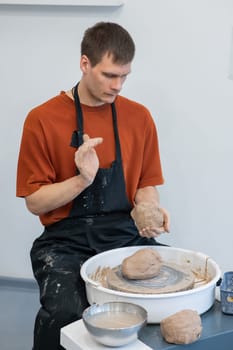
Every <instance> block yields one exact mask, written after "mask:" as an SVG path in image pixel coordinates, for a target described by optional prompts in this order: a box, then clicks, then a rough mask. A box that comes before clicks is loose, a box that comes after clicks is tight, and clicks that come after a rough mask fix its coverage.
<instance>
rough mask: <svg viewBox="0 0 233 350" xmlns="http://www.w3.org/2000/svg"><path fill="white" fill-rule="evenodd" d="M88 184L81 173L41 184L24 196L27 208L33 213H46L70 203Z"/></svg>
mask: <svg viewBox="0 0 233 350" xmlns="http://www.w3.org/2000/svg"><path fill="white" fill-rule="evenodd" d="M89 185H90V183H87V182H86V181H85V179H84V178H83V177H82V176H81V175H77V176H73V177H71V178H70V179H67V180H65V181H63V182H59V183H54V184H51V185H44V186H41V188H40V189H39V190H37V191H36V192H34V193H32V194H31V195H29V196H27V197H25V200H26V205H27V208H28V210H29V211H30V212H32V213H33V214H35V215H42V214H45V213H48V212H50V211H51V210H54V209H57V208H60V207H62V206H63V205H66V204H67V203H70V202H71V201H72V200H73V199H74V198H75V197H77V196H78V195H79V194H80V193H81V192H83V191H84V190H85V189H86V188H87V187H88V186H89Z"/></svg>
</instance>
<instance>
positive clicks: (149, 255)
mask: <svg viewBox="0 0 233 350" xmlns="http://www.w3.org/2000/svg"><path fill="white" fill-rule="evenodd" d="M161 266H162V258H161V256H160V254H159V253H158V252H157V251H156V250H154V249H151V248H144V249H140V250H138V251H137V252H136V253H134V254H133V255H131V256H129V257H127V258H125V259H124V260H123V261H122V265H121V269H122V275H123V276H124V277H126V278H128V279H147V278H152V277H154V276H157V275H158V274H159V271H160V269H161Z"/></svg>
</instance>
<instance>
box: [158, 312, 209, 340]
mask: <svg viewBox="0 0 233 350" xmlns="http://www.w3.org/2000/svg"><path fill="white" fill-rule="evenodd" d="M160 330H161V333H162V336H163V337H164V339H165V340H166V341H167V342H168V343H173V344H190V343H193V342H195V341H196V340H198V339H199V337H200V335H201V332H202V325H201V318H200V316H199V315H198V313H197V311H194V310H188V309H187V310H182V311H179V312H177V313H175V314H173V315H171V316H169V317H167V318H164V319H163V320H162V321H161V323H160Z"/></svg>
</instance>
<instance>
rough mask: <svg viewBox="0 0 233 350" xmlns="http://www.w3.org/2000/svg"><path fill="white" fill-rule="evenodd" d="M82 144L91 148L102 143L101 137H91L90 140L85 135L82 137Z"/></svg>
mask: <svg viewBox="0 0 233 350" xmlns="http://www.w3.org/2000/svg"><path fill="white" fill-rule="evenodd" d="M83 142H84V144H85V146H86V147H87V148H92V147H95V146H97V145H99V144H100V143H102V142H103V138H102V137H93V138H92V139H91V138H90V137H89V136H88V135H87V134H84V135H83Z"/></svg>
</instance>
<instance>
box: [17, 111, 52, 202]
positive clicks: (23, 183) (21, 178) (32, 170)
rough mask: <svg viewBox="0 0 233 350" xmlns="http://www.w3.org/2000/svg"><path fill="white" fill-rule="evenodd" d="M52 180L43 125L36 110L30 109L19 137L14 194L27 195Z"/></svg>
mask: <svg viewBox="0 0 233 350" xmlns="http://www.w3.org/2000/svg"><path fill="white" fill-rule="evenodd" d="M54 180H55V172H54V169H53V166H52V163H51V161H50V158H49V152H48V150H47V143H46V137H45V134H44V132H43V126H42V124H41V123H40V119H39V117H38V115H37V114H36V112H35V111H31V112H30V113H29V114H28V116H27V118H26V120H25V123H24V128H23V134H22V139H21V145H20V151H19V157H18V167H17V181H16V196H18V197H25V196H28V195H30V194H32V193H33V192H35V191H37V190H38V189H39V188H40V187H41V186H42V185H46V184H51V183H53V182H54Z"/></svg>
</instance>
